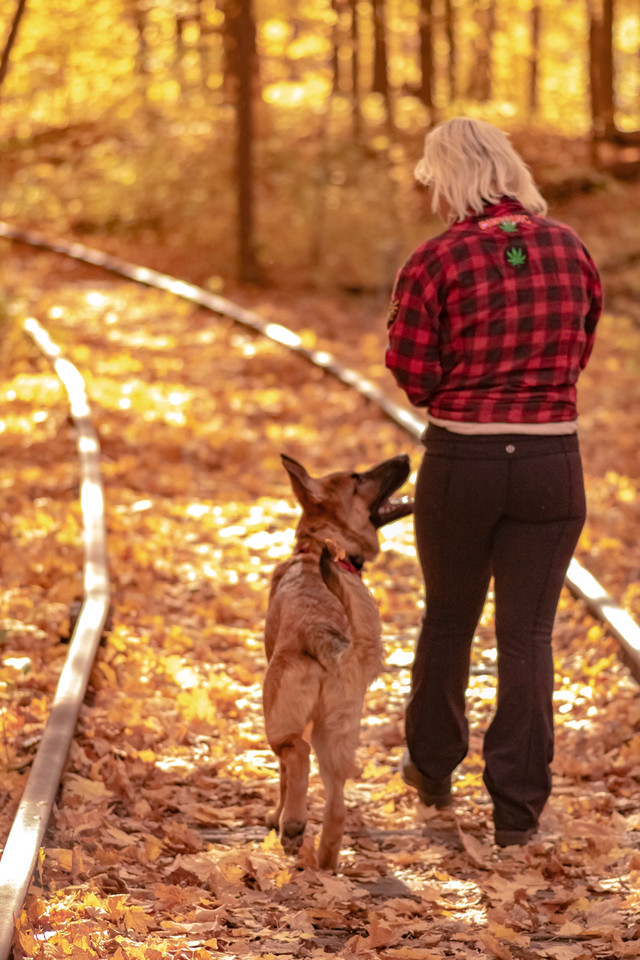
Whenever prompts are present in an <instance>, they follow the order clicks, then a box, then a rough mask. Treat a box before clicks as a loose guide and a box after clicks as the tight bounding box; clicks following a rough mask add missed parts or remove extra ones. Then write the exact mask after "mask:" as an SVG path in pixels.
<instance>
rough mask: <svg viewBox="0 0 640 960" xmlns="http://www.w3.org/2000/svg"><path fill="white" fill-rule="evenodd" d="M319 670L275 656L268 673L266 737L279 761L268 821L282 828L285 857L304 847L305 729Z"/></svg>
mask: <svg viewBox="0 0 640 960" xmlns="http://www.w3.org/2000/svg"><path fill="white" fill-rule="evenodd" d="M321 675H322V668H321V667H320V665H319V664H318V663H316V662H315V661H313V660H311V659H307V660H306V661H304V672H302V670H301V669H300V664H299V663H295V664H294V665H292V664H291V663H289V662H288V661H287V659H286V658H285V657H282V658H280V657H277V656H276V657H274V658H273V659H272V660H271V662H270V664H269V667H268V669H267V674H266V677H265V682H264V689H263V706H264V717H265V728H266V733H267V739H268V741H269V744H270V746H271V749H272V750H273V752H274V753H275V754H276V756H277V757H278V759H279V761H280V800H279V803H278V806H277V808H276V810H275V811H274V812H273V813H272V814H271V815H270V816H269V817H268V818H267V824H268V826H270V827H276V826H278V825H279V828H280V840H281V842H282V846H283V848H284V850H285V852H286V853H288V854H295V853H297V851H298V849H299V848H300V846H301V844H302V839H303V834H304V830H305V826H306V823H307V789H308V786H309V753H310V748H309V741H308V736H309V734H308V726H309V721H310V717H311V713H312V710H313V705H314V703H315V702H316V700H317V697H318V693H319V689H320V681H321Z"/></svg>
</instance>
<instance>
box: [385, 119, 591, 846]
mask: <svg viewBox="0 0 640 960" xmlns="http://www.w3.org/2000/svg"><path fill="white" fill-rule="evenodd" d="M415 176H416V178H417V179H418V180H419V181H420V182H421V183H423V184H424V185H425V186H427V187H428V188H429V190H430V191H431V202H432V209H433V211H434V212H439V213H440V214H441V216H442V218H443V219H444V220H445V222H446V223H447V224H448V227H447V229H446V230H445V231H444V233H442V234H440V236H437V237H435V238H434V239H432V240H429V241H427V242H426V243H423V244H422V245H421V246H420V247H418V249H417V250H416V251H415V252H414V253H413V255H412V256H411V257H410V258H409V260H408V261H407V263H406V264H405V265H404V267H402V269H401V270H400V272H399V274H398V277H397V279H396V283H395V286H394V291H393V295H392V303H391V310H390V314H389V347H388V350H387V353H386V363H387V366H388V368H389V369H390V370H391V372H392V374H393V375H394V377H395V379H396V381H397V383H398V384H399V386H400V387H402V388H403V390H404V391H405V392H406V394H407V397H408V398H409V400H410V401H411V403H413V404H414V405H415V406H418V407H426V408H427V412H428V427H427V429H426V431H425V433H424V435H423V442H424V445H425V447H426V453H425V455H424V459H423V462H422V465H421V467H420V471H419V474H418V479H417V483H416V491H415V515H414V516H415V536H416V544H417V549H418V556H419V558H420V564H421V567H422V572H423V575H424V580H425V591H426V612H425V615H424V619H423V623H422V628H421V632H420V635H419V638H418V644H417V649H416V656H415V661H414V665H413V671H412V690H411V697H410V700H409V703H408V706H407V712H406V735H407V746H408V753H407V754H405V757H404V758H403V771H402V772H403V776H404V779H405V781H406V782H407V783H409V784H410V785H412V786H414V787H416V788H417V790H418V794H419V796H420V798H421V799H422V800H423V802H424V803H426V804H432V805H435V806H436V807H444V806H447V805H448V804H450V803H451V799H452V798H451V774H452V773H453V771H454V769H455V767H456V766H457V764H458V763H460V761H461V760H462V759H463V757H464V756H465V754H466V752H467V748H468V725H467V720H466V716H465V691H466V688H467V683H468V676H469V661H470V650H471V642H472V639H473V636H474V633H475V630H476V626H477V623H478V620H479V618H480V615H481V613H482V609H483V606H484V603H485V599H486V595H487V590H488V587H489V582H490V579H491V577H492V576H493V579H494V597H495V632H496V641H497V649H498V695H497V704H496V710H495V714H494V717H493V720H492V722H491V724H490V726H489V729H488V730H487V733H486V736H485V740H484V761H485V771H484V781H485V784H486V786H487V789H488V791H489V794H490V796H491V799H492V802H493V820H494V827H495V842H496V843H497V844H498V845H499V846H507V845H509V844H523V843H526V842H527V841H528V840H529V839H530V838H531V837H532V836H533V834H534V833H535V832H536V829H537V826H538V820H539V817H540V814H541V812H542V810H543V807H544V805H545V803H546V801H547V799H548V797H549V794H550V792H551V772H550V764H551V760H552V758H553V700H552V698H553V657H552V648H551V633H552V628H553V621H554V617H555V612H556V608H557V605H558V600H559V597H560V591H561V589H562V585H563V582H564V577H565V574H566V571H567V567H568V565H569V561H570V559H571V556H572V554H573V551H574V549H575V546H576V543H577V541H578V537H579V534H580V531H581V529H582V526H583V523H584V519H585V496H584V483H583V477H582V465H581V460H580V452H579V448H578V438H577V433H576V431H577V410H576V381H577V379H578V375H579V373H580V371H581V370H582V369H583V368H584V367H585V365H586V363H587V360H588V359H589V355H590V353H591V350H592V347H593V339H594V332H595V327H596V324H597V321H598V318H599V316H600V312H601V308H602V292H601V286H600V280H599V277H598V272H597V270H596V267H595V265H594V263H593V261H592V259H591V257H590V256H589V254H588V252H587V250H586V249H585V247H584V246H583V245H582V243H581V242H580V240H579V239H578V237H577V236H576V235H575V234H574V232H573V231H572V230H571V229H570V228H569V227H567V226H565V225H563V224H560V223H557V222H556V221H554V220H551V219H548V218H547V217H546V212H547V204H546V203H545V201H544V199H543V198H542V196H541V195H540V193H539V191H538V189H537V188H536V186H535V184H534V181H533V179H532V177H531V174H530V172H529V170H528V168H527V167H526V165H525V164H524V162H523V161H522V159H521V158H520V157H519V155H518V154H517V153H516V152H515V150H514V149H513V147H512V146H511V144H510V143H509V140H508V139H507V137H506V135H505V134H504V133H502V131H500V130H498V129H497V128H496V127H494V126H492V125H491V124H489V123H486V122H484V121H481V120H473V119H467V118H456V119H454V120H450V121H448V122H446V123H443V124H441V125H440V126H438V127H436V128H434V129H433V130H432V131H431V132H430V133H429V134H427V137H426V139H425V145H424V156H423V157H422V160H421V161H420V162H419V163H418V165H417V167H416V170H415Z"/></svg>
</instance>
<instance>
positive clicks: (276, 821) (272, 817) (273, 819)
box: [266, 760, 287, 830]
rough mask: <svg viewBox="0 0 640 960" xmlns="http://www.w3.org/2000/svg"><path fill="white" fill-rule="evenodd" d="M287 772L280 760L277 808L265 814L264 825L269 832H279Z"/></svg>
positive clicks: (285, 793)
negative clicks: (265, 824)
mask: <svg viewBox="0 0 640 960" xmlns="http://www.w3.org/2000/svg"><path fill="white" fill-rule="evenodd" d="M286 777H287V771H286V767H285V765H284V763H283V762H282V760H281V761H280V797H279V799H278V806H277V807H276V808H275V810H272V811H271V813H268V814H267V817H266V823H267V826H268V827H269V830H279V829H280V816H281V814H282V810H283V808H284V798H285V797H286V795H287V779H286Z"/></svg>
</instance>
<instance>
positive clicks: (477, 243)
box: [386, 198, 602, 424]
mask: <svg viewBox="0 0 640 960" xmlns="http://www.w3.org/2000/svg"><path fill="white" fill-rule="evenodd" d="M601 309H602V288H601V285H600V279H599V277H598V271H597V269H596V266H595V264H594V263H593V261H592V259H591V257H590V256H589V253H588V252H587V250H586V249H585V247H584V246H583V244H582V243H581V242H580V240H579V239H578V237H577V236H576V234H575V233H574V232H573V231H572V230H571V229H570V228H569V227H567V226H565V225H564V224H561V223H557V222H556V221H554V220H551V219H548V218H546V217H538V216H534V215H533V214H529V213H527V211H526V210H525V209H524V207H522V206H521V204H520V203H518V202H517V201H516V200H511V199H507V198H504V199H503V200H502V201H501V202H500V203H498V204H495V205H491V206H487V207H485V209H484V211H483V213H482V214H481V215H480V216H471V217H468V218H467V219H466V220H464V221H463V222H462V223H456V224H454V225H453V226H451V227H450V228H449V229H448V230H446V231H445V232H444V233H442V234H441V235H440V236H438V237H435V238H434V239H432V240H429V241H427V242H426V243H423V244H422V245H421V246H420V247H418V249H417V250H416V251H415V252H414V253H413V255H412V256H411V257H410V258H409V260H408V261H407V263H406V264H405V265H404V267H402V269H401V270H400V272H399V273H398V276H397V279H396V282H395V286H394V290H393V294H392V303H391V310H390V313H389V347H388V349H387V353H386V363H387V367H388V368H389V369H390V370H391V372H392V373H393V376H394V377H395V379H396V381H397V383H398V384H399V386H400V387H402V389H403V390H404V391H405V392H406V394H407V397H408V398H409V400H410V401H411V403H412V404H414V405H415V406H417V407H424V406H428V407H429V413H430V414H431V415H432V416H434V417H438V418H442V419H445V420H458V421H471V422H475V423H501V422H502V423H514V424H516V423H534V424H543V423H550V422H556V421H565V420H575V419H576V416H577V411H576V381H577V379H578V374H579V373H580V370H581V369H583V368H584V366H585V365H586V363H587V360H588V358H589V355H590V353H591V350H592V348H593V339H594V331H595V327H596V323H597V322H598V318H599V316H600V312H601Z"/></svg>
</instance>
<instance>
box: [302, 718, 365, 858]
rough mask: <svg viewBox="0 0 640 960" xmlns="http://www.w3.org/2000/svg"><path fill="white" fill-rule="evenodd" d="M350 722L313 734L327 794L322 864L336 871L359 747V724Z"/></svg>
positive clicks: (323, 725)
mask: <svg viewBox="0 0 640 960" xmlns="http://www.w3.org/2000/svg"><path fill="white" fill-rule="evenodd" d="M355 712H356V715H357V716H358V718H359V716H360V713H359V711H358V709H357V708H356V711H355ZM343 716H344V715H343ZM346 720H347V722H346V723H344V725H342V724H340V725H339V726H336V724H335V720H334V721H332V722H331V723H330V724H327V723H326V722H321V723H318V724H315V725H314V728H313V733H312V742H313V749H314V750H315V753H316V756H317V758H318V766H319V769H320V776H321V777H322V782H323V784H324V789H325V795H326V802H325V807H324V816H323V820H322V835H321V837H320V848H319V851H318V863H319V865H320V867H321V868H323V869H325V870H333V871H334V872H335V871H336V870H337V867H338V858H339V856H340V846H341V844H342V834H343V833H344V825H345V820H346V816H347V808H346V806H345V802H344V786H345V783H346V780H347V778H348V777H352V776H354V774H355V773H356V769H355V751H356V747H357V745H358V734H359V724H357V723H356V724H355V725H354V724H353V721H352V718H351V717H348V718H346ZM349 720H351V722H349Z"/></svg>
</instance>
